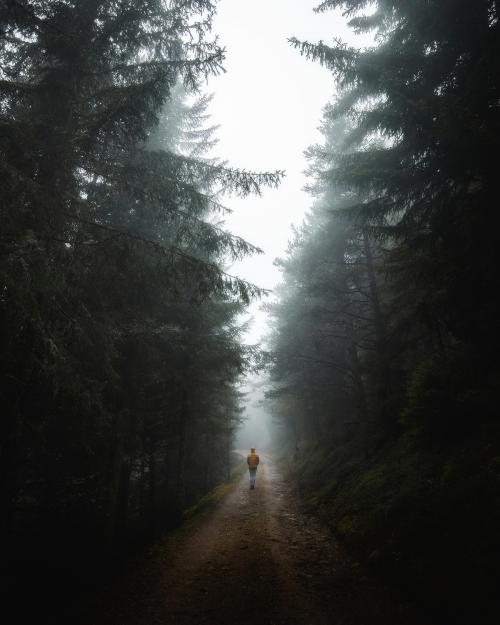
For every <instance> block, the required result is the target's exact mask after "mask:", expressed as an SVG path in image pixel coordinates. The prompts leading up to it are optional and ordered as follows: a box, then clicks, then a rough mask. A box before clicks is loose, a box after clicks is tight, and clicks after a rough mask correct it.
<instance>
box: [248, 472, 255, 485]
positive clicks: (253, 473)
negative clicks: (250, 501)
mask: <svg viewBox="0 0 500 625" xmlns="http://www.w3.org/2000/svg"><path fill="white" fill-rule="evenodd" d="M248 472H249V473H250V486H255V478H256V477H257V469H248Z"/></svg>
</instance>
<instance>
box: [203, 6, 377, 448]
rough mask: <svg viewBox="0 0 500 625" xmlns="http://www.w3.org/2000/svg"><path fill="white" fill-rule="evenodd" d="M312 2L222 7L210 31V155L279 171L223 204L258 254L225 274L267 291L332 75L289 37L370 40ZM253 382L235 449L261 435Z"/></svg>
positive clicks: (297, 218)
mask: <svg viewBox="0 0 500 625" xmlns="http://www.w3.org/2000/svg"><path fill="white" fill-rule="evenodd" d="M316 4H317V2H316V0H313V1H311V0H274V1H273V2H271V3H270V2H268V1H267V0H252V1H250V0H243V1H242V0H240V1H239V2H234V0H222V1H221V2H220V3H219V5H218V13H217V17H216V19H215V23H214V32H216V33H217V34H218V35H219V36H220V40H221V43H222V45H224V46H225V47H226V49H227V59H226V62H225V68H226V70H227V72H226V73H224V74H222V75H220V76H218V77H215V78H212V79H210V81H209V84H208V90H209V91H211V92H213V93H214V95H215V97H214V100H213V103H212V106H211V113H212V120H213V122H214V123H216V124H220V128H219V130H218V137H219V143H218V145H217V147H216V151H217V154H218V155H219V156H221V157H222V158H224V159H227V160H228V161H229V162H230V163H231V164H232V165H233V166H236V167H239V168H245V169H248V170H252V171H256V170H260V171H264V170H267V171H272V170H276V169H280V170H285V172H286V177H285V179H284V181H283V182H282V184H281V185H280V187H279V188H278V189H276V190H265V191H264V192H263V195H262V196H261V197H250V198H246V199H243V200H241V199H238V198H234V197H233V198H228V199H227V204H228V206H229V207H230V208H231V209H232V210H233V213H232V215H230V216H229V217H228V218H227V220H226V224H225V225H226V227H227V228H228V230H230V231H231V232H233V233H235V234H237V235H239V236H242V237H243V238H245V239H247V240H248V241H250V242H251V243H253V244H255V245H257V246H258V247H260V248H261V249H262V250H263V252H264V253H263V254H261V255H259V256H252V257H248V258H245V259H244V260H243V261H241V262H238V263H235V264H234V265H233V266H232V267H230V268H229V271H230V272H231V273H233V274H237V275H239V276H241V277H242V278H245V279H246V280H248V281H250V282H253V283H255V284H257V285H258V286H260V287H263V288H265V289H269V290H270V291H272V289H273V288H274V287H275V286H276V284H277V283H278V282H279V279H280V273H279V271H278V269H277V268H276V267H275V266H274V264H273V263H274V260H275V258H277V257H280V256H281V255H283V254H284V252H285V250H286V247H287V243H288V240H289V238H290V235H291V226H292V224H300V222H301V221H302V219H303V217H304V214H305V212H306V211H307V209H308V208H309V206H310V203H311V199H310V197H309V196H308V194H307V193H306V192H305V191H304V190H303V186H304V184H305V182H306V177H305V175H304V173H303V170H304V169H305V167H306V162H305V159H304V156H303V152H304V150H305V149H306V148H307V147H308V146H309V145H311V144H313V143H315V142H317V141H319V140H320V133H319V131H318V125H319V120H320V119H321V112H322V108H323V107H324V106H325V104H326V103H327V102H328V101H330V100H331V99H332V97H333V95H334V93H333V91H332V88H333V87H332V86H333V81H332V78H331V76H330V73H329V72H328V71H327V70H326V69H325V68H323V67H320V66H319V64H317V63H311V62H309V61H307V60H306V59H304V58H302V57H301V56H300V54H299V53H298V52H297V51H296V50H294V49H292V47H291V46H290V44H289V43H288V41H287V40H288V38H289V37H291V36H297V37H298V38H299V39H304V40H309V41H312V42H316V41H319V40H321V39H323V40H325V41H326V42H331V40H332V37H334V36H335V37H340V38H342V39H343V40H345V41H348V42H350V43H352V44H353V45H357V46H362V45H366V44H367V43H368V42H369V41H370V39H369V38H368V37H366V36H364V37H360V36H355V35H353V33H352V31H351V30H350V29H349V28H348V26H347V21H346V19H345V18H344V17H343V16H342V15H341V13H340V11H332V12H328V13H326V14H320V15H318V14H316V13H314V12H313V8H314V7H315V6H316ZM250 317H251V318H252V320H253V321H252V324H251V326H250V329H249V331H248V332H247V334H246V337H245V339H244V340H245V341H246V342H247V343H249V344H255V343H259V342H261V341H262V338H263V336H264V335H265V333H266V328H267V318H266V313H265V312H263V311H262V310H261V303H260V302H254V303H253V304H252V305H251V306H250ZM262 383H263V380H260V381H259V384H262ZM254 385H255V380H254V381H253V382H249V383H248V385H247V386H246V387H245V390H246V391H247V392H248V401H247V405H246V412H245V418H246V419H247V421H246V423H245V426H244V427H243V429H242V431H241V434H240V436H239V439H238V444H241V445H243V446H248V445H249V444H251V443H252V442H254V443H255V444H256V445H263V444H266V443H267V442H268V438H269V434H268V432H267V429H266V423H267V422H268V417H267V416H266V415H265V413H264V409H263V407H261V406H260V405H259V401H260V399H261V396H262V394H263V390H262V388H259V390H258V392H257V391H256V389H255V386H254ZM252 439H255V440H252Z"/></svg>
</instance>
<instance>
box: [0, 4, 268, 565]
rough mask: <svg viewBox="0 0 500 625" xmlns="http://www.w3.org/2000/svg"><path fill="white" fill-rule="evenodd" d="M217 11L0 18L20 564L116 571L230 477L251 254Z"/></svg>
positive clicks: (122, 8) (8, 377) (16, 12)
mask: <svg viewBox="0 0 500 625" xmlns="http://www.w3.org/2000/svg"><path fill="white" fill-rule="evenodd" d="M214 4H215V3H213V2H211V1H209V0H189V1H187V2H186V1H181V0H174V1H172V2H163V1H162V0H117V1H116V2H109V1H106V2H104V1H103V0H83V1H78V2H67V1H64V0H31V1H29V2H28V1H25V0H6V1H4V2H2V3H1V5H0V179H1V198H0V202H1V208H0V210H1V220H2V234H1V238H0V276H1V278H0V280H1V286H0V289H1V295H0V315H1V333H2V352H1V355H0V368H1V379H2V386H1V395H0V403H1V411H0V440H1V442H0V445H1V447H0V483H1V489H0V509H1V511H2V512H1V515H0V521H1V524H2V531H1V536H2V540H3V542H4V545H5V547H4V548H3V553H4V554H5V556H6V559H5V560H4V562H5V561H7V560H8V558H7V556H8V555H9V554H11V555H13V557H15V558H16V559H17V560H22V559H23V558H24V557H27V558H32V557H33V555H34V554H36V553H38V552H40V553H50V554H51V558H52V557H55V553H56V552H57V551H59V552H60V553H61V554H62V553H63V552H64V549H65V548H66V547H69V546H71V557H72V558H73V559H74V558H75V552H78V553H85V552H92V553H94V552H99V553H101V554H106V553H109V552H110V551H111V550H112V549H113V548H114V547H115V546H116V545H120V544H122V543H123V541H124V540H129V539H130V537H131V536H134V535H137V534H141V533H144V532H150V531H151V530H154V529H156V528H158V527H159V526H161V525H163V526H164V525H165V523H170V522H172V521H175V520H176V519H178V518H179V515H180V513H181V512H182V510H183V509H184V508H185V506H186V505H188V504H192V503H193V502H195V501H196V500H197V499H198V498H199V497H200V496H201V495H203V494H204V493H206V492H207V491H208V490H209V489H210V488H212V487H213V486H214V485H215V484H216V483H217V482H219V481H220V480H221V479H223V478H225V477H226V476H227V473H228V466H229V461H230V460H229V452H230V448H231V441H232V436H233V433H234V431H235V429H236V427H237V425H238V422H239V419H240V393H239V391H238V387H237V382H238V378H239V376H240V374H241V373H242V372H244V371H245V370H246V369H247V368H248V367H249V366H250V364H251V359H252V353H251V350H250V349H248V348H246V347H244V346H242V345H241V343H240V341H239V334H240V332H241V328H240V326H239V322H238V320H237V316H238V314H239V313H240V312H241V310H242V307H244V306H245V304H246V303H248V301H249V300H250V299H251V298H253V297H255V296H258V295H259V289H258V288H256V287H254V286H253V285H251V284H248V283H246V282H244V281H242V280H240V279H238V278H235V277H232V276H230V275H228V274H227V273H226V272H225V271H224V267H225V265H226V264H227V263H228V262H230V261H232V260H234V259H238V258H242V257H243V256H245V255H247V254H251V253H254V252H258V251H259V250H257V249H256V248H254V247H253V246H251V245H250V244H248V243H247V242H246V241H244V240H242V239H240V238H238V237H236V236H233V235H231V234H230V233H228V232H226V231H225V230H224V229H223V228H222V227H221V224H220V223H219V222H220V221H221V219H222V218H223V216H224V214H225V213H226V212H227V209H226V208H225V207H224V206H223V205H222V204H221V194H222V193H223V192H224V193H228V192H229V193H236V194H238V195H240V196H246V195H248V194H250V193H259V192H260V188H261V187H262V186H265V185H276V184H277V183H278V181H279V178H280V174H279V173H270V174H253V173H248V172H245V171H239V170H235V169H233V168H231V167H229V166H228V165H226V164H225V163H223V162H220V161H219V160H217V159H213V158H209V157H208V156H207V151H208V150H209V149H210V148H211V147H212V146H213V145H214V142H215V139H214V130H215V129H214V128H213V127H210V125H209V123H208V119H207V113H206V109H207V106H208V99H207V98H206V97H204V96H200V95H198V97H197V99H196V98H195V97H194V96H193V95H192V94H193V93H195V92H197V91H199V88H200V85H201V82H202V80H203V79H204V78H205V77H207V76H209V75H212V74H216V73H218V72H219V71H221V69H222V65H221V64H222V62H223V57H224V51H223V50H222V49H221V48H220V47H219V45H218V43H217V40H216V39H214V40H211V39H210V38H209V37H210V30H211V22H212V18H213V15H214V10H215V9H214Z"/></svg>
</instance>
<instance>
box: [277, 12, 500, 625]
mask: <svg viewBox="0 0 500 625" xmlns="http://www.w3.org/2000/svg"><path fill="white" fill-rule="evenodd" d="M328 9H342V10H343V11H344V14H345V15H347V16H348V17H349V18H350V25H351V27H352V28H353V29H354V30H356V31H358V32H372V33H374V35H375V36H376V39H375V41H376V44H375V45H373V46H372V47H369V48H367V49H365V50H357V49H354V48H351V47H349V46H347V45H344V44H342V43H341V42H335V43H334V44H333V45H332V46H329V45H326V44H325V43H323V42H320V43H319V44H311V43H308V42H303V41H299V40H297V39H292V40H291V43H292V45H293V46H294V47H295V48H297V49H298V51H299V52H300V53H301V54H303V55H305V56H306V57H307V58H309V59H312V60H315V61H318V62H320V63H321V64H323V65H324V66H325V67H327V68H329V69H330V70H331V71H332V73H333V75H334V77H335V80H336V85H337V91H338V96H337V98H336V100H335V101H334V102H333V103H331V104H330V105H328V106H327V107H326V109H325V112H324V118H323V125H322V130H323V136H324V140H323V143H322V144H320V145H316V146H313V147H312V148H310V149H309V150H308V151H307V157H308V159H309V163H310V167H309V176H310V185H309V190H310V192H311V193H312V195H313V196H314V198H315V200H314V205H313V207H312V209H311V210H310V213H309V215H308V217H307V219H306V220H305V222H304V224H303V225H302V227H300V228H298V229H297V230H296V231H295V233H294V237H293V239H292V240H291V242H290V244H289V249H288V252H287V254H286V256H285V257H284V258H282V259H279V260H278V261H277V263H278V264H279V266H280V267H281V270H282V274H283V284H282V285H281V287H280V291H279V293H278V297H277V298H276V299H275V302H274V304H272V305H271V306H270V312H271V314H272V315H273V319H274V321H273V327H272V331H271V335H270V338H269V346H270V353H269V359H270V375H271V382H272V389H271V390H270V391H269V392H268V394H267V396H268V399H269V401H270V405H271V409H272V411H273V414H274V417H275V420H276V423H277V424H278V425H277V429H276V436H277V437H278V440H281V441H283V440H284V441H285V442H288V444H289V445H290V446H292V448H294V449H295V464H296V466H297V467H299V470H298V476H299V479H300V480H301V483H302V485H303V487H304V492H305V493H309V495H310V496H311V501H312V502H314V504H315V505H318V506H320V507H321V508H322V509H324V510H326V512H327V514H328V518H329V519H330V520H331V523H332V525H333V527H334V528H335V530H336V532H337V534H338V535H339V536H341V537H342V538H343V539H344V540H345V541H346V543H349V544H351V545H352V546H353V547H354V548H356V549H357V550H358V552H361V553H363V554H364V556H365V557H366V558H367V560H368V561H369V562H371V563H372V564H374V565H377V566H380V567H382V568H385V570H387V571H390V573H391V574H392V575H393V577H394V578H395V579H398V580H399V581H401V579H404V580H406V581H407V585H408V587H410V586H411V587H412V590H411V593H412V595H413V597H414V598H415V597H418V600H420V601H422V600H423V598H424V597H425V599H426V600H429V601H432V600H435V605H436V606H439V608H438V609H439V610H444V611H445V612H447V614H448V617H450V615H452V616H453V619H454V620H453V622H460V623H462V622H472V621H475V622H478V623H479V622H483V621H482V619H484V621H485V622H496V621H494V620H488V617H487V614H491V613H493V611H495V613H496V615H497V617H498V607H499V606H498V601H497V599H496V598H495V595H496V591H495V589H494V582H493V580H494V579H495V578H496V575H497V574H496V573H495V571H496V568H495V567H496V564H495V557H494V556H493V553H496V552H497V551H498V550H499V549H500V544H499V540H498V531H497V529H498V524H499V523H500V497H499V495H498V479H499V464H498V458H499V454H500V445H499V442H500V441H499V434H500V432H499V427H498V381H499V379H500V375H499V374H500V368H499V365H498V344H499V341H498V338H499V324H498V319H499V318H500V301H499V289H498V286H497V285H496V281H495V276H496V275H497V273H498V270H497V267H498V266H499V261H500V258H499V246H498V230H499V211H498V199H497V194H498V188H497V184H498V182H497V176H498V165H499V159H498V153H499V148H500V145H499V141H500V106H499V103H500V31H499V29H500V24H499V9H498V3H497V2H494V1H493V0H477V1H474V2H457V1H456V0H445V1H442V0H440V1H439V2H437V1H436V2H434V1H430V2H429V1H425V2H424V1H415V0H411V1H410V0H408V1H399V0H398V1H397V2H396V1H394V0H379V1H377V2H373V3H369V2H365V1H364V0H361V1H359V0H347V1H346V0H328V1H326V2H323V3H322V4H321V5H320V6H319V7H318V8H317V9H316V10H317V11H318V12H319V13H322V12H324V11H327V10H328ZM311 493H312V494H311ZM402 572H404V575H403V576H402V575H401V573H402ZM408 580H410V582H409V581H408ZM412 584H413V586H412ZM479 606H481V607H480V608H479ZM490 610H491V612H490ZM479 612H480V614H479ZM450 622H452V621H450Z"/></svg>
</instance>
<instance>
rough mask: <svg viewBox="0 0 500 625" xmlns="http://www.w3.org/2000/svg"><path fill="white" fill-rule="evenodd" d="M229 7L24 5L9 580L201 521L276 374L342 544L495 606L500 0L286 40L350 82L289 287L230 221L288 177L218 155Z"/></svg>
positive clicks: (12, 315) (296, 448)
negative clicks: (236, 269)
mask: <svg viewBox="0 0 500 625" xmlns="http://www.w3.org/2000/svg"><path fill="white" fill-rule="evenodd" d="M217 4H218V3H217V1H216V0H168V1H167V0H108V1H103V0H79V1H76V0H2V1H1V2H0V185H1V187H0V188H1V193H0V211H1V220H2V232H1V236H0V280H1V285H0V288H1V296H0V332H1V336H2V351H1V354H0V371H1V381H2V382H1V387H0V398H1V405H2V410H1V412H0V415H1V416H0V501H1V503H0V510H1V515H0V520H1V524H2V530H1V536H2V554H3V557H2V569H3V571H2V572H3V573H4V574H6V575H7V576H8V577H9V579H10V582H11V585H12V588H13V589H15V587H16V586H17V585H22V587H23V588H26V586H25V584H26V583H27V582H26V571H29V572H30V573H29V575H28V577H30V576H31V577H33V579H37V578H40V576H41V577H42V578H44V577H45V578H46V579H47V580H48V583H52V582H53V581H54V580H59V581H60V579H61V578H64V577H65V576H67V577H68V579H70V578H71V579H73V578H72V575H82V571H84V572H85V574H87V572H88V571H89V570H92V569H99V568H100V567H106V566H108V565H109V563H110V562H112V563H114V566H115V569H116V568H118V569H119V568H120V566H121V562H122V560H123V558H126V557H127V554H130V553H132V552H134V551H137V550H138V549H139V550H140V549H142V548H143V545H148V544H151V543H152V542H153V541H154V540H156V539H157V538H158V536H159V535H161V534H162V533H164V532H165V531H169V530H170V529H171V528H174V527H177V526H178V525H179V524H181V523H182V521H183V518H184V513H185V510H186V509H188V508H190V507H192V506H195V505H196V504H197V503H198V502H199V501H200V500H201V499H202V498H203V497H204V496H206V495H207V494H208V493H210V492H212V491H213V489H214V488H216V487H217V486H218V485H220V484H221V483H223V482H225V481H230V480H231V479H232V478H231V476H232V473H233V468H234V463H235V458H234V453H233V448H234V441H235V437H236V435H237V432H238V429H239V427H240V425H241V423H242V421H243V419H244V410H245V408H244V406H245V394H244V392H243V391H242V384H243V381H244V380H245V376H248V375H249V374H256V372H257V373H258V375H259V376H261V379H263V380H264V381H265V384H266V388H267V390H266V396H265V401H264V407H265V409H266V410H268V411H269V413H270V414H271V415H272V422H271V424H270V428H271V434H272V444H271V449H270V451H269V453H270V454H271V455H272V456H274V458H275V462H276V463H278V465H280V466H281V467H282V470H283V471H284V472H285V474H286V479H287V480H288V481H289V482H290V483H292V484H295V485H296V488H297V489H298V492H299V495H300V498H301V501H302V503H303V505H304V506H305V507H306V508H307V509H308V510H309V511H310V513H311V514H313V515H314V516H315V517H317V518H319V519H321V521H322V522H323V523H325V525H326V526H327V527H328V528H329V530H330V531H331V532H332V535H333V536H335V540H338V541H339V544H340V545H342V548H343V549H345V550H346V552H347V553H349V554H353V557H355V558H356V559H357V560H358V561H359V562H360V563H361V566H363V567H366V569H367V570H368V571H371V574H373V575H375V576H376V577H379V578H381V579H383V580H386V581H387V583H388V584H391V585H393V586H394V587H396V588H398V589H399V590H400V591H401V592H402V593H403V594H404V595H405V596H407V597H409V599H408V600H409V601H410V602H412V605H417V606H418V610H423V611H424V613H425V611H426V610H428V612H427V613H428V614H432V615H433V618H435V619H436V622H439V623H456V624H457V625H460V624H461V623H464V624H465V623H477V624H478V625H479V624H480V623H485V624H486V623H488V624H489V623H496V622H498V620H497V619H498V617H499V615H500V605H499V598H498V590H497V580H498V575H499V570H498V558H497V557H496V556H495V555H494V554H495V553H500V537H499V536H500V535H499V532H498V529H499V527H500V490H499V484H500V436H499V435H500V426H499V422H498V399H497V395H496V393H497V389H498V386H499V384H498V383H499V378H500V375H499V374H500V365H499V363H498V355H497V349H498V338H499V337H498V333H499V330H498V328H499V324H498V320H499V318H500V299H499V292H498V290H497V289H498V287H495V282H494V280H495V278H494V276H495V275H496V271H497V269H496V267H498V264H499V260H500V259H499V245H498V231H499V226H500V224H499V216H498V215H499V213H498V208H497V203H496V202H497V200H496V193H497V191H496V176H497V175H498V174H497V172H498V166H499V159H498V152H499V150H500V145H499V143H500V31H499V29H500V24H499V13H500V9H499V6H498V2H497V0H474V2H470V1H467V0H439V1H438V0H373V1H368V0H325V1H324V2H322V3H321V4H319V5H318V6H316V8H315V9H314V10H315V12H316V13H317V15H318V16H319V18H321V19H325V20H326V19H328V18H329V16H330V15H331V14H332V12H336V11H337V12H338V11H341V12H342V14H343V15H344V17H346V18H347V19H348V20H349V26H350V28H351V29H352V30H353V31H354V32H357V33H371V34H372V35H373V37H374V45H372V46H368V47H366V48H356V47H352V46H350V45H347V44H345V43H343V42H342V40H341V39H339V38H338V37H337V34H336V33H335V32H332V33H331V38H332V39H331V41H330V43H326V42H324V41H319V42H318V41H316V42H309V41H305V40H303V39H300V38H296V37H294V36H293V35H294V34H293V33H290V39H289V42H288V45H289V46H290V47H291V48H292V49H294V50H295V54H297V55H302V56H303V57H305V58H306V59H307V60H309V61H310V62H311V63H319V64H320V65H322V66H323V67H324V68H326V69H327V70H328V72H329V75H330V78H329V80H330V81H331V85H332V92H333V91H335V93H336V95H335V97H334V98H333V99H332V101H331V102H329V103H328V104H327V105H326V106H325V107H324V111H323V118H322V119H321V120H317V122H318V123H321V136H322V140H321V142H319V143H316V144H313V145H311V146H309V147H307V146H304V149H305V150H306V151H305V159H306V160H305V163H306V165H305V166H306V167H307V179H308V184H307V191H308V193H309V194H310V196H311V204H310V205H309V206H305V207H304V211H307V213H306V217H305V219H304V221H303V223H302V224H300V225H298V226H296V227H295V228H294V229H293V232H292V233H291V235H290V241H289V244H288V249H287V250H286V252H285V253H284V254H283V255H282V256H281V257H280V258H278V259H276V260H275V265H276V266H277V267H278V268H279V270H280V272H281V276H282V279H281V283H280V284H279V285H278V286H277V287H276V289H275V290H274V291H273V292H272V293H271V294H270V295H269V297H265V296H266V295H267V293H266V291H265V289H263V288H262V287H261V286H260V285H259V284H253V283H252V282H249V281H247V280H245V279H243V278H240V277H238V275H237V274H235V273H233V272H232V270H231V266H232V265H233V264H234V263H235V262H236V261H238V260H241V259H243V258H245V257H249V256H252V255H255V254H260V253H262V252H263V250H261V249H259V247H258V246H256V245H254V244H252V242H251V241H247V240H246V239H245V238H242V237H241V236H239V235H236V234H234V233H232V232H231V231H230V230H229V229H227V228H226V226H225V223H224V222H225V218H226V217H227V216H228V215H229V214H230V213H231V198H232V197H236V198H245V197H248V196H250V195H257V196H258V195H260V194H262V193H263V192H265V190H266V189H276V188H277V187H278V186H279V185H280V183H281V182H282V181H283V177H284V173H285V172H283V171H282V170H280V169H276V170H273V171H265V170H264V171H259V170H258V169H257V170H256V171H249V170H247V169H245V168H240V167H238V164H237V163H236V164H235V165H232V164H230V163H228V162H226V161H225V160H223V159H221V158H219V157H217V156H214V153H216V151H217V130H218V129H217V126H216V125H215V124H214V123H213V122H212V120H211V118H210V113H209V109H210V103H211V96H210V95H208V92H207V89H206V86H205V85H206V81H207V79H208V78H209V77H210V76H216V75H218V74H220V73H221V72H223V71H224V64H225V61H226V54H227V53H226V51H225V49H224V47H223V45H222V44H221V43H220V42H219V39H218V37H217V33H215V34H214V32H213V21H214V19H215V16H216V13H217ZM249 54H251V51H249ZM255 88H256V89H258V88H259V87H258V79H257V84H256V87H255ZM290 132H293V129H290ZM306 148H307V149H306ZM263 150H265V146H263ZM277 165H278V167H279V165H280V164H279V163H278V164H277ZM258 300H262V301H263V302H264V303H263V307H264V309H265V310H266V312H267V315H268V319H269V321H268V324H269V325H268V328H267V330H266V333H265V336H264V337H263V338H262V342H261V344H260V345H257V346H256V345H249V344H248V343H247V342H246V341H245V331H246V322H245V316H244V314H245V311H246V310H247V309H248V306H249V304H250V303H251V302H255V301H258ZM495 328H496V329H495ZM259 470H260V469H259ZM61 571H62V572H63V573H61ZM59 581H58V583H59ZM327 582H328V580H327ZM332 583H333V582H332ZM16 592H17V590H16ZM252 618H253V617H252ZM92 622H94V621H92ZM127 622H128V621H127ZM134 622H135V621H134ZM138 622H139V621H137V623H138ZM141 622H142V621H141ZM158 622H160V621H158ZM162 622H164V623H170V622H171V621H169V620H164V621H162ZM172 622H176V623H177V622H178V623H184V622H186V623H187V622H193V623H194V622H199V623H214V624H215V623H217V624H218V625H220V624H222V623H226V620H224V619H223V618H222V617H221V618H214V619H213V620H194V619H192V620H191V621H187V620H186V621H183V620H182V621H181V620H174V621H172ZM227 622H235V623H239V622H241V623H247V621H246V620H244V618H243V617H242V619H241V620H238V619H236V620H233V621H227ZM248 622H250V621H248ZM262 622H263V623H267V622H269V623H271V622H275V621H272V620H269V621H266V620H263V621H262ZM276 622H292V621H286V620H284V621H276ZM293 622H295V621H293ZM297 622H299V621H297ZM300 622H304V623H305V622H312V621H305V620H304V621H300ZM316 622H317V623H318V624H319V623H320V621H319V620H318V621H316ZM321 622H323V621H321ZM325 622H330V621H325ZM331 622H333V621H331ZM338 622H339V623H340V620H339V621H338ZM343 622H345V623H348V624H350V623H351V622H352V623H354V621H350V620H345V621H343ZM400 622H401V623H402V622H403V621H398V617H397V616H396V617H394V620H393V621H392V623H390V622H389V623H387V622H386V625H400ZM420 622H421V623H422V625H423V623H424V622H425V623H426V625H429V623H431V619H428V620H426V621H425V619H424V620H422V621H420ZM89 623H90V622H89ZM123 623H125V621H123ZM405 623H406V621H405ZM109 625H111V623H109ZM114 625H118V621H116V622H114ZM120 625H122V622H120ZM365 625H366V623H365Z"/></svg>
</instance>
